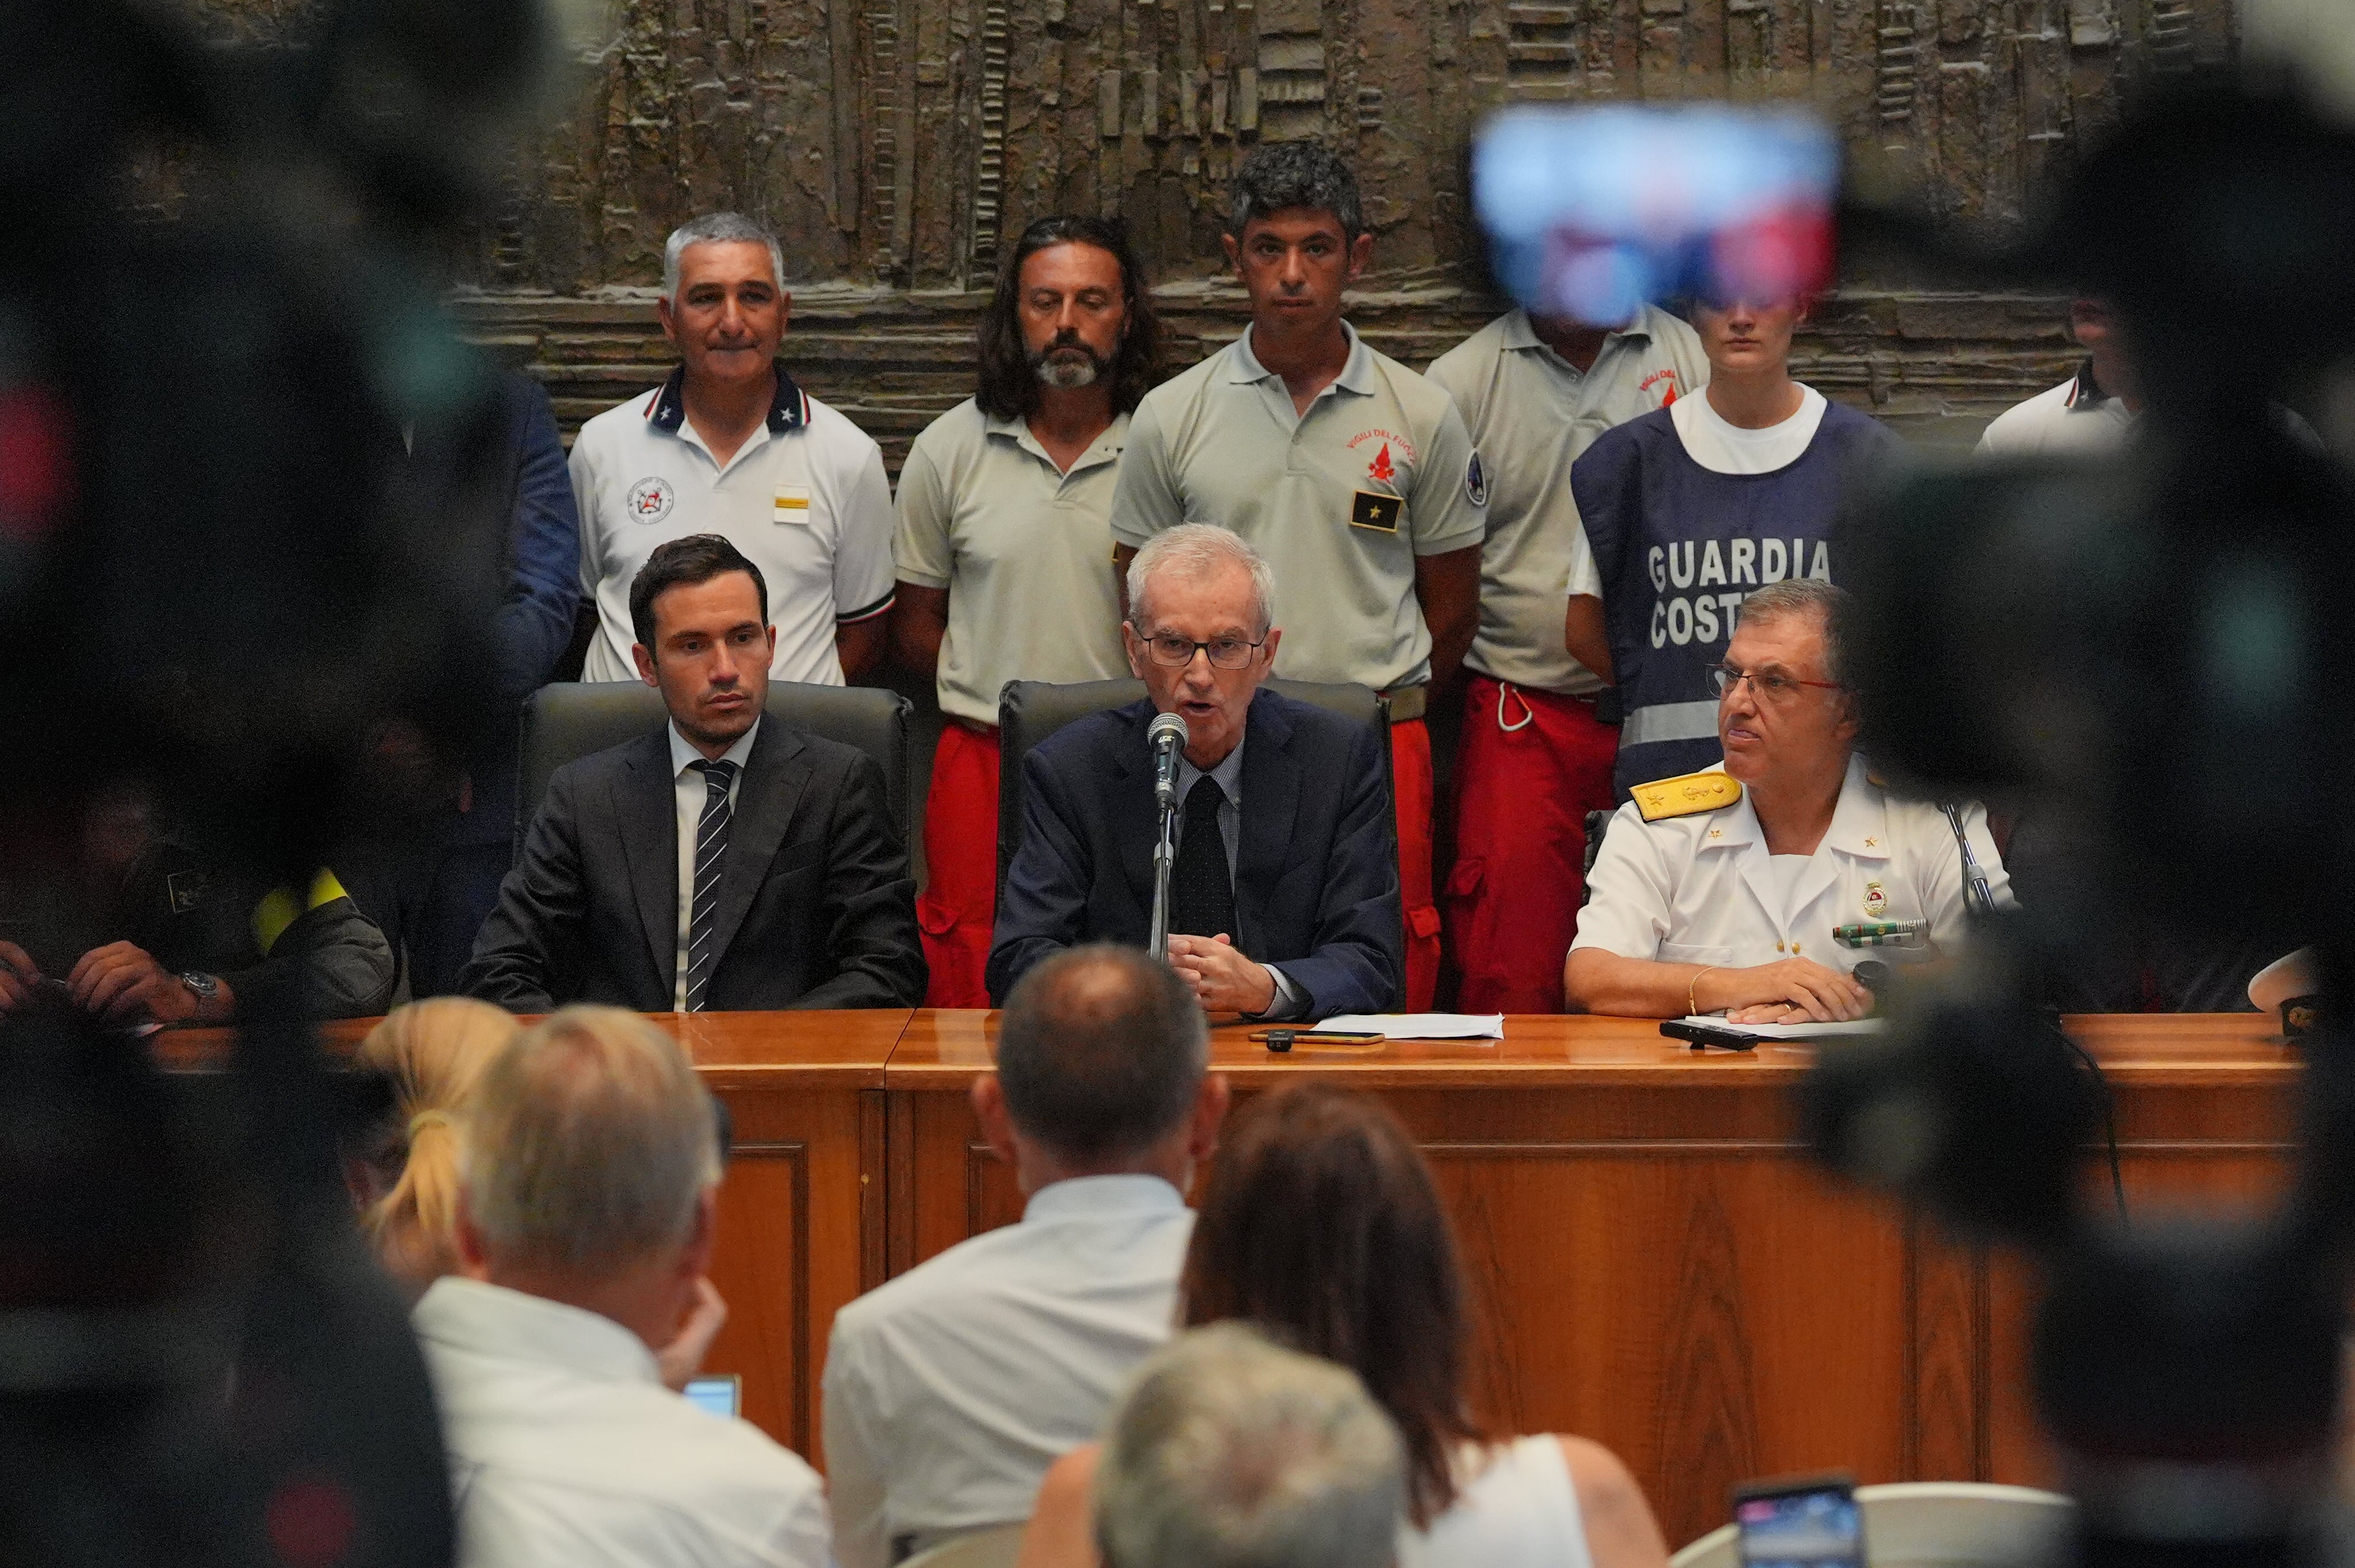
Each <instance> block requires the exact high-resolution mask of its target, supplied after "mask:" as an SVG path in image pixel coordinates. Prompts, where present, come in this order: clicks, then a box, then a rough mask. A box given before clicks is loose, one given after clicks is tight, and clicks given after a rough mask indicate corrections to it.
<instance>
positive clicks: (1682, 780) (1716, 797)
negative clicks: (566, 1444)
mask: <svg viewBox="0 0 2355 1568" xmlns="http://www.w3.org/2000/svg"><path fill="white" fill-rule="evenodd" d="M1628 793H1629V794H1631V795H1632V796H1634V797H1635V800H1636V810H1639V811H1641V812H1643V813H1644V821H1647V822H1660V821H1667V820H1668V818H1670V817H1689V816H1691V815H1692V814H1693V813H1694V812H1696V811H1714V810H1718V809H1720V808H1721V807H1724V806H1731V805H1732V804H1733V803H1734V802H1735V801H1736V800H1741V799H1742V786H1741V785H1740V784H1738V783H1736V782H1735V781H1734V780H1733V779H1732V777H1731V776H1729V775H1727V774H1725V773H1721V772H1720V771H1719V770H1718V769H1716V768H1706V769H1704V770H1703V771H1701V772H1699V773H1682V774H1678V776H1677V777H1676V778H1674V779H1661V780H1660V781H1659V782H1657V783H1656V784H1638V785H1636V788H1635V789H1632V790H1630V791H1628Z"/></svg>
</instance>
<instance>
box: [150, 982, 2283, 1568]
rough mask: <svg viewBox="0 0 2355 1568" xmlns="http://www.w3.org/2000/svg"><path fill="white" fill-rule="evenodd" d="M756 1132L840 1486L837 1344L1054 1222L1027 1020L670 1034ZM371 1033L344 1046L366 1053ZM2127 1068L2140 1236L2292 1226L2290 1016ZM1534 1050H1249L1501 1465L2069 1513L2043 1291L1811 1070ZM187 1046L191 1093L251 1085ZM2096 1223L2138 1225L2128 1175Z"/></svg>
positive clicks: (1230, 1050) (762, 1342)
mask: <svg viewBox="0 0 2355 1568" xmlns="http://www.w3.org/2000/svg"><path fill="white" fill-rule="evenodd" d="M655 1022H656V1023H657V1024H659V1025H660V1026H662V1027H664V1028H666V1029H667V1030H669V1031H671V1032H672V1033H675V1034H677V1036H678V1037H679V1038H681V1039H682V1040H684V1041H685V1042H686V1043H687V1046H688V1048H689V1049H690V1051H692V1053H693V1054H694V1057H695V1061H696V1065H697V1066H698V1068H699V1069H700V1070H701V1072H702V1073H703V1074H704V1075H705V1078H706V1081H707V1082H709V1084H710V1085H711V1087H712V1089H713V1091H714V1092H715V1093H717V1094H718V1095H719V1097H720V1098H721V1099H722V1100H723V1101H724V1102H725V1103H726V1104H727V1105H728V1107H729V1109H730V1115H731V1117H732V1118H733V1123H734V1135H735V1153H734V1157H733V1159H732V1160H731V1162H730V1168H729V1172H728V1179H727V1182H726V1184H725V1185H724V1186H723V1187H722V1189H721V1192H720V1217H719V1250H718V1255H717V1256H716V1258H715V1260H714V1264H713V1275H714V1277H715V1280H716V1281H717V1283H718V1285H719V1289H720V1291H721V1293H722V1294H723V1295H724V1296H725V1297H726V1298H727V1299H728V1303H729V1308H730V1315H729V1322H728V1326H727V1328H726V1329H725V1330H723V1331H722V1332H721V1334H720V1336H719V1340H718V1342H717V1343H716V1344H715V1345H714V1346H713V1349H712V1353H711V1356H710V1357H709V1370H710V1371H712V1372H734V1373H737V1374H739V1375H740V1376H741V1377H742V1378H743V1380H744V1413H745V1414H746V1415H747V1416H748V1417H749V1418H751V1420H752V1421H754V1422H756V1423H757V1424H759V1425H761V1426H762V1427H763V1428H764V1429H765V1430H767V1431H768V1432H769V1433H771V1434H772V1435H773V1436H775V1437H776V1438H777V1439H778V1440H779V1441H781V1442H783V1443H785V1444H787V1445H789V1446H793V1447H794V1448H795V1449H797V1450H799V1451H800V1452H801V1453H803V1454H805V1455H806V1456H807V1457H810V1458H811V1460H812V1461H813V1462H819V1461H821V1460H822V1458H823V1456H822V1455H821V1454H820V1453H819V1451H818V1442H819V1432H820V1419H819V1416H820V1412H819V1409H818V1389H819V1379H820V1376H821V1374H822V1370H823V1362H824V1358H825V1353H826V1338H827V1335H828V1333H829V1332H830V1330H831V1329H832V1326H833V1319H834V1314H835V1312H836V1311H837V1309H838V1308H840V1307H842V1306H843V1305H844V1304H845V1303H846V1302H847V1301H848V1300H850V1299H851V1298H853V1297H854V1296H856V1295H858V1293H859V1292H860V1291H862V1290H865V1289H868V1288H871V1287H874V1286H875V1285H878V1284H879V1283H881V1282H882V1280H883V1279H884V1277H886V1276H887V1274H898V1273H901V1272H904V1271H905V1270H907V1269H909V1268H911V1267H913V1266H915V1265H916V1264H918V1263H919V1262H921V1261H922V1260H923V1259H925V1258H927V1257H930V1256H932V1255H934V1254H936V1253H938V1252H940V1251H942V1250H943V1248H945V1247H948V1246H951V1245H954V1244H955V1243H957V1242H959V1241H962V1240H964V1238H965V1237H967V1236H971V1235H975V1234H979V1233H980V1232H982V1231H985V1230H987V1229H990V1228H991V1227H993V1226H996V1225H1000V1224H1008V1223H1010V1222H1012V1221H1014V1220H1016V1219H1018V1218H1019V1217H1020V1214H1021V1212H1022V1199H1021V1195H1020V1193H1019V1192H1018V1191H1017V1190H1016V1187H1015V1183H1014V1178H1013V1172H1012V1171H1009V1170H1007V1168H1006V1167H1005V1166H1003V1165H1001V1164H999V1163H998V1161H997V1160H996V1157H995V1156H994V1155H992V1154H991V1153H990V1151H989V1150H988V1149H987V1148H986V1145H984V1144H983V1143H982V1141H981V1139H980V1136H979V1129H978V1128H977V1127H976V1125H975V1121H974V1118H973V1113H972V1110H971V1107H970V1102H969V1098H968V1096H969V1093H970V1090H971V1086H972V1083H973V1080H974V1077H975V1075H976V1074H978V1073H981V1072H986V1071H987V1070H988V1069H989V1066H990V1060H991V1046H992V1041H993V1039H994V1036H995V1030H996V1015H995V1014H991V1013H983V1012H916V1013H914V1014H912V1015H911V1014H910V1013H909V1012H904V1011H889V1012H834V1013H826V1012H785V1013H710V1014H696V1015H686V1016H672V1015H664V1016H658V1017H656V1018H655ZM2069 1027H2070V1029H2071V1032H2072V1033H2073V1034H2075V1035H2076V1036H2077V1038H2078V1039H2079V1040H2080V1041H2081V1042H2083V1044H2085V1045H2086V1046H2087V1048H2088V1049H2089V1050H2090V1051H2092V1052H2093V1054H2094V1055H2095V1056H2096V1057H2097V1058H2098V1059H2100V1060H2101V1062H2102V1063H2103V1065H2104V1068H2105V1075H2106V1078H2107V1081H2108V1082H2109V1084H2110V1085H2111V1087H2112V1091H2113V1093H2114V1094H2115V1099H2116V1106H2117V1120H2118V1138H2119V1152H2120V1163H2121V1166H2122V1169H2123V1171H2124V1175H2125V1179H2126V1188H2127V1192H2128V1196H2129V1200H2130V1202H2131V1203H2132V1205H2133V1210H2134V1213H2135V1215H2136V1217H2137V1219H2144V1218H2148V1217H2150V1216H2151V1215H2154V1214H2156V1213H2159V1212H2160V1211H2162V1210H2163V1209H2164V1208H2166V1207H2168V1206H2169V1205H2197V1206H2202V1207H2209V1208H2213V1207H2215V1206H2217V1205H2219V1204H2222V1205H2226V1206H2229V1205H2232V1204H2247V1203H2255V1202H2264V1201H2266V1200H2267V1199H2268V1198H2269V1197H2270V1196H2271V1195H2272V1194H2274V1193H2275V1192H2277V1191H2278V1190H2279V1188H2280V1186H2281V1184H2282V1181H2283V1180H2284V1177H2285V1175H2286V1167H2287V1160H2286V1156H2287V1154H2288V1152H2289V1150H2290V1147H2291V1145H2290V1138H2291V1130H2292V1117H2291V1113H2292V1109H2293V1096H2294V1093H2295V1088H2296V1082H2297V1072H2296V1058H2295V1055H2294V1054H2292V1053H2290V1052H2289V1051H2287V1050H2286V1048H2285V1047H2283V1046H2282V1045H2281V1044H2278V1043H2277V1042H2275V1041H2274V1040H2272V1039H2271V1038H2269V1037H2268V1035H2267V1033H2266V1030H2267V1028H2268V1024H2267V1022H2266V1021H2264V1020H2263V1019H2260V1018H2258V1017H2255V1016H2254V1015H2224V1016H2207V1017H2111V1018H2080V1019H2072V1020H2070V1021H2069ZM367 1028H368V1021H359V1022H351V1023H345V1024H336V1025H332V1026H330V1027H329V1029H328V1030H327V1031H326V1033H327V1035H328V1038H329V1041H330V1043H331V1044H335V1045H338V1046H340V1047H343V1048H346V1049H347V1048H348V1047H349V1046H350V1045H351V1044H354V1043H356V1042H357V1040H358V1038H359V1037H360V1035H361V1034H362V1033H365V1032H366V1030H367ZM1506 1030H1507V1033H1506V1038H1505V1039H1504V1040H1502V1041H1498V1042H1490V1043H1486V1044H1476V1043H1469V1042H1454V1043H1418V1042H1403V1041H1401V1042H1393V1043H1391V1044H1387V1045H1383V1046H1380V1047H1377V1048H1375V1049H1373V1050H1371V1051H1348V1052H1341V1053H1336V1054H1317V1053H1312V1052H1308V1051H1295V1053H1293V1054H1289V1055H1276V1054H1271V1053H1269V1052H1268V1051H1267V1050H1265V1049H1264V1048H1263V1047H1261V1046H1258V1045H1253V1044H1251V1043H1250V1042H1249V1041H1248V1040H1246V1039H1245V1038H1244V1037H1243V1035H1244V1031H1243V1030H1242V1029H1241V1028H1227V1029H1220V1030H1219V1031H1217V1032H1216V1033H1215V1034H1214V1040H1213V1047H1212V1049H1213V1055H1214V1062H1215V1065H1216V1067H1217V1069H1218V1070H1219V1071H1220V1072H1222V1073H1224V1074H1226V1075H1228V1078H1229V1080H1230V1082H1231V1084H1232V1086H1233V1087H1234V1090H1235V1095H1236V1099H1237V1102H1238V1106H1239V1107H1240V1106H1241V1105H1243V1104H1246V1103H1248V1101H1249V1099H1250V1098H1251V1097H1252V1096H1253V1095H1255V1094H1259V1093H1262V1092H1263V1091H1264V1090H1266V1089H1268V1088H1270V1087H1272V1086H1274V1085H1276V1084H1279V1083H1282V1082H1284V1080H1285V1079H1286V1078H1288V1077H1294V1076H1298V1075H1303V1074H1311V1075H1317V1076H1321V1077H1327V1078H1330V1079H1333V1080H1335V1081H1337V1082H1341V1083H1346V1084H1351V1085H1355V1086H1359V1087H1362V1088H1365V1089H1367V1090H1369V1091H1370V1092H1372V1093H1375V1094H1378V1095H1380V1096H1381V1097H1383V1099H1384V1100H1385V1101H1386V1102H1387V1103H1388V1104H1389V1105H1390V1106H1391V1107H1392V1108H1393V1109H1394V1110H1396V1112H1397V1113H1398V1115H1399V1116H1400V1118H1401V1119H1402V1120H1403V1121H1404V1122H1405V1124H1406V1126H1407V1127H1408V1128H1409V1129H1410V1131H1411V1132H1412V1135H1413V1137H1414V1139H1415V1141H1416V1143H1417V1144H1418V1146H1419V1147H1420V1148H1421V1149H1422V1150H1423V1153H1424V1155H1425V1156H1426V1157H1427V1158H1428V1159H1429V1160H1431V1162H1432V1166H1433V1170H1434V1171H1435V1172H1436V1174H1437V1177H1438V1181H1439V1183H1440V1186H1441V1190H1442V1192H1443V1194H1444V1198H1445V1201H1446V1202H1447V1205H1448V1209H1449V1213H1451V1215H1452V1216H1453V1218H1454V1222H1455V1229H1456V1234H1457V1237H1458V1240H1459V1243H1460V1245H1461V1246H1462V1249H1463V1255H1464V1262H1465V1271H1466V1274H1467V1275H1468V1277H1469V1279H1470V1284H1471V1287H1472V1295H1473V1316H1474V1333H1475V1348H1476V1353H1475V1356H1474V1378H1475V1391H1476V1399H1477V1401H1478V1403H1479V1404H1480V1407H1481V1409H1482V1411H1483V1413H1484V1414H1486V1415H1487V1418H1488V1419H1489V1420H1490V1421H1491V1422H1492V1423H1493V1424H1494V1425H1495V1426H1496V1427H1497V1429H1498V1430H1499V1431H1506V1432H1527V1431H1567V1432H1577V1433H1581V1434H1583V1435H1585V1436H1591V1437H1595V1438H1598V1439H1600V1440H1601V1441H1603V1442H1604V1443H1606V1444H1608V1445H1610V1446H1612V1447H1613V1448H1614V1449H1615V1450H1616V1451H1617V1452H1618V1453H1620V1454H1621V1455H1622V1456H1623V1457H1625V1459H1626V1460H1627V1462H1628V1463H1629V1465H1630V1466H1631V1467H1633V1468H1634V1470H1635V1472H1636V1477H1637V1478H1638V1479H1640V1480H1641V1481H1642V1483H1643V1485H1644V1487H1645V1489H1646V1493H1647V1494H1648V1495H1649V1496H1650V1498H1651V1499H1652V1502H1653V1506H1654V1508H1655V1509H1656V1510H1657V1511H1658V1514H1659V1517H1660V1522H1661V1525H1662V1527H1663V1529H1664V1530H1665V1531H1667V1533H1668V1539H1669V1540H1670V1541H1671V1542H1683V1541H1688V1540H1690V1539H1692V1538H1694V1537H1695V1536H1698V1535H1700V1534H1701V1533H1702V1532H1704V1531H1707V1530H1709V1529H1710V1528H1711V1527H1713V1526H1715V1525H1716V1524H1718V1523H1720V1522H1721V1521H1722V1520H1723V1519H1724V1517H1725V1514H1726V1494H1727V1489H1728V1488H1729V1487H1731V1486H1732V1484H1733V1483H1734V1482H1736V1481H1738V1480H1742V1479H1746V1478H1753V1477H1757V1476H1762V1475H1768V1474H1774V1473H1778V1472H1785V1471H1791V1470H1799V1469H1812V1468H1821V1467H1842V1468H1846V1469H1850V1470H1853V1471H1855V1472H1856V1473H1857V1475H1858V1477H1859V1478H1860V1479H1862V1480H1866V1481H1884V1480H1901V1479H1942V1478H1952V1479H1987V1480H2015V1481H2028V1482H2031V1483H2032V1482H2044V1481H2050V1480H2051V1479H2053V1478H2054V1467H2053V1461H2052V1457H2051V1453H2050V1452H2049V1450H2048V1449H2047V1448H2046V1447H2045V1446H2044V1445H2043V1443H2042V1442H2041V1439H2040V1437H2039V1436H2038V1435H2037V1432H2036V1429H2035V1425H2034V1420H2033V1415H2032V1411H2031V1406H2030V1395H2029V1393H2028V1387H2027V1379H2026V1367H2027V1358H2026V1345H2027V1325H2028V1313H2029V1309H2030V1298H2031V1295H2032V1280H2031V1277H2030V1274H2029V1272H2028V1271H2027V1269H2026V1268H2025V1267H2024V1266H2022V1265H2021V1264H2019V1262H2018V1261H2017V1260H2013V1259H2009V1258H2005V1257H2000V1256H1998V1257H1994V1258H1990V1257H1988V1256H1987V1255H1982V1254H1980V1253H1977V1252H1975V1251H1972V1250H1969V1249H1966V1248H1963V1247H1960V1246H1957V1245H1953V1244H1952V1243H1950V1242H1949V1241H1947V1240H1946V1239H1945V1238H1944V1237H1942V1236H1941V1235H1940V1234H1937V1232H1936V1231H1935V1229H1934V1226H1932V1225H1931V1224H1929V1223H1927V1222H1926V1221H1925V1220H1923V1219H1921V1218H1919V1217H1916V1216H1913V1215H1909V1214H1908V1213H1905V1212H1904V1211H1903V1209H1902V1207H1901V1206H1900V1205H1899V1204H1897V1203H1895V1202H1891V1201H1890V1200H1888V1199H1886V1198H1884V1197H1881V1196H1879V1195H1877V1194H1871V1193H1866V1192H1859V1191H1857V1190H1855V1189H1853V1188H1849V1187H1847V1186H1845V1185H1842V1184H1840V1183H1838V1182H1837V1181H1834V1180H1833V1179H1831V1178H1830V1177H1828V1176H1827V1175H1825V1174H1823V1173H1821V1172H1820V1171H1817V1168H1816V1167H1815V1166H1814V1164H1813V1163H1812V1162H1811V1161H1810V1160H1809V1159H1808V1158H1807V1155H1806V1150H1804V1149H1803V1148H1802V1147H1801V1146H1800V1145H1799V1144H1798V1143H1797V1141H1796V1137H1795V1133H1794V1128H1793V1122H1792V1118H1791V1112H1790V1106H1789V1092H1790V1090H1791V1088H1792V1086H1794V1085H1796V1083H1797V1082H1798V1080H1799V1079H1800V1077H1801V1076H1802V1075H1804V1073H1805V1071H1806V1065H1807V1064H1808V1062H1809V1061H1810V1060H1811V1059H1812V1058H1811V1053H1810V1052H1809V1051H1807V1050H1806V1049H1805V1048H1800V1047H1794V1046H1775V1045H1767V1046H1763V1047H1761V1048H1760V1049H1759V1050H1758V1051H1756V1052H1755V1053H1746V1054H1730V1053H1720V1052H1707V1053H1699V1052H1692V1051H1689V1050H1687V1049H1685V1048H1684V1047H1683V1046H1682V1045H1681V1044H1678V1043H1676V1042H1673V1041H1668V1040H1664V1039H1663V1038H1661V1036H1660V1034H1659V1033H1658V1029H1657V1024H1654V1023H1651V1022H1643V1021H1639V1020H1625V1019H1601V1018H1514V1019H1510V1020H1508V1022H1507V1025H1506ZM224 1044H226V1039H225V1036H223V1035H222V1034H220V1033H218V1032H210V1031H190V1032H173V1033H167V1034H165V1035H162V1036H159V1037H158V1038H157V1040H156V1042H155V1046H154V1050H155V1054H156V1056H157V1058H158V1059H159V1060H160V1061H162V1062H163V1063H164V1064H165V1065H167V1066H171V1067H176V1068H182V1069H201V1068H204V1067H206V1066H208V1065H213V1064H214V1063H216V1062H218V1060H219V1057H220V1053H221V1049H222V1047H223V1045H224ZM2085 1175H2086V1179H2087V1189H2086V1191H2087V1194H2088V1201H2089V1202H2106V1201H2107V1199H2106V1194H2107V1191H2108V1176H2107V1170H2106V1166H2105V1162H2104V1161H2103V1160H2100V1159H2099V1158H2098V1157H2096V1158H2094V1159H2090V1160H2087V1161H2086V1163H2085Z"/></svg>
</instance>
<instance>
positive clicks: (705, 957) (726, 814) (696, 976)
mask: <svg viewBox="0 0 2355 1568" xmlns="http://www.w3.org/2000/svg"><path fill="white" fill-rule="evenodd" d="M687 766H688V767H689V768H694V769H695V770H696V771H697V772H698V773H700V774H702V775H703V789H704V795H703V817H702V820H701V821H698V822H697V823H696V826H695V902H694V904H693V905H692V906H690V910H691V913H690V914H689V915H688V916H687V1012H702V1011H703V992H704V989H705V988H706V987H707V986H709V984H710V983H711V970H712V967H713V960H714V959H717V958H718V956H719V955H718V954H717V953H715V952H713V951H712V947H713V943H712V932H711V928H712V927H713V926H714V925H716V924H717V923H718V916H719V874H720V873H721V872H722V871H723V870H725V869H726V868H727V863H728V821H729V819H730V817H731V816H732V815H733V814H734V813H733V812H732V811H731V810H730V808H729V805H728V788H729V786H730V785H731V784H733V783H734V782H735V781H736V764H734V763H732V762H727V761H720V762H707V761H704V760H703V759H702V758H697V759H696V760H695V761H693V762H690V763H688V764H687Z"/></svg>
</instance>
